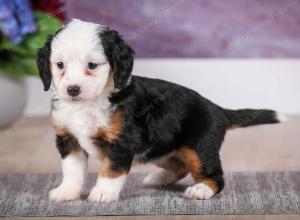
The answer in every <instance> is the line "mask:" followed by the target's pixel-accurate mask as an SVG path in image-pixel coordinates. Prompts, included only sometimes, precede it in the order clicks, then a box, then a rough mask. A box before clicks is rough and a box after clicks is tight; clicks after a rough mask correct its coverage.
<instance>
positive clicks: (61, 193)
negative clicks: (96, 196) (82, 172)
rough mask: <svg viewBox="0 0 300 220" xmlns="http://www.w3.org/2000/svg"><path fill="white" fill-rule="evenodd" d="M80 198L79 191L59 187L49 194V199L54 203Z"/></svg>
mask: <svg viewBox="0 0 300 220" xmlns="http://www.w3.org/2000/svg"><path fill="white" fill-rule="evenodd" d="M79 198H80V189H79V188H74V187H72V186H64V185H60V186H58V187H57V188H55V189H53V190H51V191H50V192H49V199H50V200H51V201H55V202H64V201H72V200H77V199H79Z"/></svg>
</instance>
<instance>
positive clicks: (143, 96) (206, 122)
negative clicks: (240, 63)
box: [110, 76, 278, 191]
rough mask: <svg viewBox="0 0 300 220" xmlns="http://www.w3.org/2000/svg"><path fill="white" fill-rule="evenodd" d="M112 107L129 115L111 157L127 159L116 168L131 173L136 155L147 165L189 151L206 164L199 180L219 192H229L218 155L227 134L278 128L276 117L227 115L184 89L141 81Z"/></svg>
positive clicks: (121, 94) (251, 113)
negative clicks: (235, 128) (239, 126)
mask: <svg viewBox="0 0 300 220" xmlns="http://www.w3.org/2000/svg"><path fill="white" fill-rule="evenodd" d="M110 101H111V103H112V104H113V105H117V106H119V107H122V108H123V110H124V113H125V123H124V124H125V125H124V128H123V132H122V134H121V136H120V138H119V139H118V140H117V142H116V143H115V146H113V149H114V151H113V150H112V151H111V154H110V155H111V157H117V156H119V155H123V159H122V160H120V161H118V164H117V165H116V166H119V167H128V166H129V165H130V163H129V161H131V160H132V158H133V155H143V156H142V157H141V158H140V160H141V161H142V162H148V161H151V160H154V159H157V158H159V157H161V156H163V155H166V154H168V153H170V152H172V151H174V150H176V149H179V148H180V147H181V146H188V147H190V148H191V149H193V150H195V151H196V152H197V154H198V156H199V158H200V160H201V163H202V170H199V173H200V172H201V173H200V175H201V176H203V177H206V178H211V179H214V180H215V181H216V182H217V184H218V190H219V191H221V190H222V188H223V186H224V180H223V171H222V167H221V161H220V157H219V150H220V147H221V144H222V142H223V139H224V135H225V132H226V129H228V128H230V127H231V126H232V125H233V124H235V123H242V122H243V121H247V124H246V123H244V126H246V125H247V126H250V125H256V124H263V123H276V122H278V121H277V120H276V119H275V112H274V111H270V110H259V111H257V110H240V111H233V110H226V109H223V108H221V107H220V106H218V105H216V104H214V103H212V102H211V101H209V100H207V99H206V98H204V97H202V96H201V95H199V94H198V93H196V92H195V91H193V90H190V89H188V88H185V87H183V86H180V85H176V84H173V83H170V82H166V81H163V80H158V79H149V78H144V77H138V76H133V77H132V82H131V85H130V86H129V87H127V88H126V89H124V90H121V91H120V92H118V93H115V94H113V95H112V96H111V98H110ZM254 113H255V114H254ZM119 169H121V168H119Z"/></svg>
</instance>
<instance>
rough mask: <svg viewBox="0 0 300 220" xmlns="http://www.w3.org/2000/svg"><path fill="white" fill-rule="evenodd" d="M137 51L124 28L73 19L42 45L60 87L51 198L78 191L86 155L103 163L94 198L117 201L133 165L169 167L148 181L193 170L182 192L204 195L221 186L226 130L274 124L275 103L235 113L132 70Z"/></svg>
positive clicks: (48, 70)
mask: <svg viewBox="0 0 300 220" xmlns="http://www.w3.org/2000/svg"><path fill="white" fill-rule="evenodd" d="M133 60H134V51H133V50H132V49H131V48H130V47H129V45H128V44H127V43H126V42H125V41H124V40H123V39H122V38H121V37H120V35H119V34H118V32H116V31H114V30H110V29H109V28H107V27H104V26H101V25H98V24H94V23H89V22H84V21H80V20H73V21H72V22H70V23H69V24H68V25H66V26H64V27H63V28H62V29H61V30H59V31H58V32H57V33H56V34H54V35H53V36H50V37H49V38H48V40H47V41H46V43H45V45H44V47H43V48H41V49H40V50H39V52H38V58H37V63H38V68H39V72H40V76H41V79H42V81H43V84H44V88H45V91H47V90H49V89H50V88H51V90H52V91H53V93H54V97H53V100H52V111H51V119H52V122H53V125H54V128H55V130H56V135H57V137H56V138H57V140H56V144H57V148H58V150H59V152H60V154H61V157H62V172H63V180H62V183H61V184H60V185H59V186H58V187H57V188H56V189H53V190H52V191H51V192H50V195H49V196H50V199H51V200H54V201H69V200H75V199H78V198H79V197H80V191H81V189H82V186H83V184H84V178H85V173H86V170H87V159H88V156H92V157H95V158H97V159H100V160H101V167H100V169H99V175H98V180H97V183H96V185H95V186H94V188H93V189H92V190H91V192H90V195H89V197H88V200H90V201H94V202H110V201H116V200H118V198H119V193H120V191H121V189H122V187H123V185H124V183H125V181H126V178H127V175H128V172H129V170H130V168H131V166H132V165H133V164H134V163H136V162H139V163H146V162H152V163H154V164H156V165H157V166H159V167H161V168H163V169H162V170H161V171H160V172H158V173H153V174H149V175H148V176H146V177H145V179H144V183H145V184H148V185H165V184H172V183H175V182H177V181H179V180H180V179H182V178H184V177H185V176H186V175H187V174H189V173H191V175H192V177H193V178H194V180H195V184H194V185H193V186H190V187H188V188H187V190H186V191H185V193H184V195H185V196H186V197H187V198H192V199H208V198H210V197H212V196H213V195H215V194H216V193H219V192H220V191H221V190H222V189H223V187H224V179H223V171H222V167H221V162H220V156H219V150H220V146H221V144H222V141H223V139H224V135H225V132H226V130H227V129H230V128H235V127H246V126H250V125H258V124H266V123H278V122H280V121H281V120H282V119H283V117H282V116H279V114H277V113H276V112H274V111H271V110H253V109H242V110H229V109H224V108H221V107H220V106H218V105H216V104H214V103H212V102H211V101H209V100H207V99H205V98H204V97H202V96H201V95H199V94H198V93H197V92H195V91H193V90H190V89H188V88H185V87H183V86H180V85H176V84H173V83H170V82H166V81H163V80H159V79H149V78H143V77H138V76H131V71H132V67H133Z"/></svg>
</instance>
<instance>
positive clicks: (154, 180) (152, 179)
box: [143, 170, 178, 186]
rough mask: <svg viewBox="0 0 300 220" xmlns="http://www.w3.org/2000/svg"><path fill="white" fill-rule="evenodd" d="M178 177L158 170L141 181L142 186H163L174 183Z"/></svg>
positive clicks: (169, 172) (167, 171) (166, 171)
mask: <svg viewBox="0 0 300 220" xmlns="http://www.w3.org/2000/svg"><path fill="white" fill-rule="evenodd" d="M177 180H178V177H177V176H176V174H175V173H174V172H171V171H169V170H160V171H158V172H156V173H149V174H148V175H147V176H146V177H145V178H144V180H143V184H145V185H148V186H163V185H168V184H171V183H174V182H176V181H177Z"/></svg>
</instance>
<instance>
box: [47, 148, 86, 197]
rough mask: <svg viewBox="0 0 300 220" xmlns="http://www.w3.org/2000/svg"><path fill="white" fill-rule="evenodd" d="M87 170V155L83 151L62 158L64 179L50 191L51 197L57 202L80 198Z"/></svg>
mask: <svg viewBox="0 0 300 220" xmlns="http://www.w3.org/2000/svg"><path fill="white" fill-rule="evenodd" d="M86 170H87V157H86V155H85V154H84V152H83V151H80V152H76V153H72V154H69V155H68V156H67V157H66V158H65V159H63V160H62V172H63V180H62V182H61V184H60V185H59V186H58V187H57V188H55V189H53V190H51V191H50V193H49V199H50V200H53V201H57V202H61V201H70V200H75V199H78V198H80V191H81V189H82V187H83V185H84V178H85V173H86Z"/></svg>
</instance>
